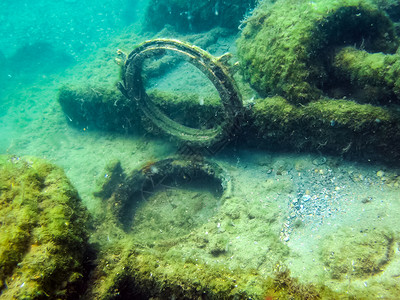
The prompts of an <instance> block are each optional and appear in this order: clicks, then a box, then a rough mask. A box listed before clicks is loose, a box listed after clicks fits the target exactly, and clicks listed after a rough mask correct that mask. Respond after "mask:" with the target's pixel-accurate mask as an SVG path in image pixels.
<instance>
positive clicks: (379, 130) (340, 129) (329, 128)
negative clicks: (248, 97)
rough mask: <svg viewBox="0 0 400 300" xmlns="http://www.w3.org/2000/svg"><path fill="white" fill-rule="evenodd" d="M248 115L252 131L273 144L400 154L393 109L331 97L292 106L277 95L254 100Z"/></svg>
mask: <svg viewBox="0 0 400 300" xmlns="http://www.w3.org/2000/svg"><path fill="white" fill-rule="evenodd" d="M252 115H253V118H254V127H253V129H254V130H255V132H256V133H255V134H256V135H257V136H259V137H262V138H263V139H265V140H266V141H268V142H273V143H274V144H275V145H283V146H291V147H295V148H297V149H299V150H301V149H313V150H325V151H331V152H333V153H336V154H342V155H343V154H351V153H357V154H360V153H361V152H363V154H364V155H371V158H372V157H374V152H377V151H378V152H379V153H381V154H384V155H387V157H390V158H394V157H399V155H400V154H399V152H398V148H397V147H396V144H397V143H398V141H399V139H400V136H399V120H400V115H399V113H398V111H397V110H396V109H395V108H394V109H390V108H388V107H379V106H374V105H371V104H360V103H357V102H354V101H349V100H334V99H322V100H319V101H313V102H310V103H308V104H307V105H303V106H296V105H293V104H291V103H290V102H289V101H288V100H286V99H284V98H282V97H279V96H277V97H270V98H266V99H260V100H258V101H256V103H255V105H254V107H253V109H252ZM361 137H362V138H361ZM378 140H379V141H380V142H378ZM395 141H396V142H395Z"/></svg>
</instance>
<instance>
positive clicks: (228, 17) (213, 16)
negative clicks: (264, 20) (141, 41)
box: [146, 0, 257, 32]
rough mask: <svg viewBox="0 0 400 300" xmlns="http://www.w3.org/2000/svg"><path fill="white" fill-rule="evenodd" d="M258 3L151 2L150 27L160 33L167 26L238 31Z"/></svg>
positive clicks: (240, 0)
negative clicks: (240, 24)
mask: <svg viewBox="0 0 400 300" xmlns="http://www.w3.org/2000/svg"><path fill="white" fill-rule="evenodd" d="M256 2H257V1H256V0H231V1H221V0H207V1H204V0H203V1H196V0H189V1H182V0H151V1H149V4H148V8H147V12H146V15H147V18H146V20H147V26H148V28H150V29H155V30H160V29H161V28H163V27H164V25H165V24H170V25H172V26H173V27H174V28H175V29H176V30H178V31H181V32H182V31H183V32H186V31H201V30H208V29H211V28H213V27H216V26H221V27H225V28H230V29H234V30H236V29H237V27H238V25H239V23H240V21H241V20H242V19H243V16H244V15H245V14H246V13H249V11H251V9H252V8H253V7H254V6H255V4H256Z"/></svg>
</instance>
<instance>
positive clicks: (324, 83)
mask: <svg viewBox="0 0 400 300" xmlns="http://www.w3.org/2000/svg"><path fill="white" fill-rule="evenodd" d="M345 46H351V47H355V48H356V49H357V50H360V51H368V52H369V53H376V52H382V53H381V55H384V54H394V53H395V52H396V49H397V48H398V46H399V39H398V36H397V34H396V31H395V28H394V24H393V22H392V21H391V19H390V18H389V17H388V16H387V14H385V13H384V12H383V11H382V10H380V9H379V7H378V5H377V4H376V3H375V2H374V1H367V0H350V1H347V0H340V1H324V0H318V1H282V0H281V1H277V2H276V3H275V4H273V5H271V4H270V3H268V2H262V3H261V4H260V5H259V6H258V7H257V8H256V9H255V10H254V13H253V15H252V16H251V17H250V18H249V19H248V20H247V23H246V27H245V28H244V29H243V32H242V35H241V37H240V39H239V40H238V54H239V57H240V60H241V62H242V66H243V72H244V74H245V77H246V78H247V79H248V80H249V82H250V83H251V85H252V86H253V87H254V88H255V89H256V90H257V91H258V92H259V93H260V95H261V96H264V97H265V96H267V95H275V94H278V95H280V96H283V97H285V98H287V99H288V100H289V101H290V102H292V103H294V104H298V103H307V102H310V101H313V100H317V99H319V97H320V96H321V95H324V94H326V93H328V92H329V91H330V90H332V89H335V88H337V86H335V83H336V82H337V81H339V82H342V81H341V80H340V76H341V73H340V72H338V71H337V70H336V72H335V71H333V69H334V66H332V63H331V62H332V61H333V60H334V59H335V56H336V55H340V53H339V54H337V51H340V50H341V48H342V47H345ZM388 60H390V61H393V60H396V61H397V60H398V56H392V57H391V58H389V57H388ZM354 63H356V62H354ZM363 63H364V65H366V64H370V65H369V66H368V68H369V69H375V65H374V64H375V62H371V60H365V61H364V62H363ZM388 66H390V68H391V70H387V71H386V74H381V75H380V77H385V80H386V82H388V81H393V79H394V80H398V78H396V75H394V76H393V75H392V74H391V73H398V72H399V71H398V66H397V64H396V65H395V64H393V63H392V64H390V63H387V64H386V66H385V67H388ZM346 71H347V74H349V75H348V76H347V77H350V79H351V80H353V81H357V79H358V78H359V77H360V79H361V81H359V83H366V82H365V81H367V80H368V79H367V78H365V77H363V75H365V74H366V73H367V71H365V72H364V74H358V73H357V72H356V70H354V69H350V68H348V69H347V70H346ZM352 71H353V72H352ZM350 73H351V74H350ZM335 75H336V76H335ZM370 75H372V74H370ZM371 77H372V76H370V78H371ZM363 78H365V79H364V82H363V81H362V80H363ZM376 80H379V79H376ZM391 84H392V85H397V84H398V83H395V82H392V83H391ZM394 99H397V97H395V98H394Z"/></svg>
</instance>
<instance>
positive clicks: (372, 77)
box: [333, 47, 400, 103]
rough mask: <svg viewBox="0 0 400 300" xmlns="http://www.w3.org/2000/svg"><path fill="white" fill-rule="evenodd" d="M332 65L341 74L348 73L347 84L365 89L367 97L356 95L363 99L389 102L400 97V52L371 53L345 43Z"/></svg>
mask: <svg viewBox="0 0 400 300" xmlns="http://www.w3.org/2000/svg"><path fill="white" fill-rule="evenodd" d="M333 66H334V68H335V72H336V73H337V77H338V78H339V77H340V76H341V77H342V80H343V77H345V78H347V84H348V85H351V86H355V87H356V88H358V89H362V90H363V91H364V92H363V93H362V96H363V98H364V99H362V97H360V95H359V96H358V97H357V98H358V99H361V101H362V100H364V101H365V100H366V101H368V102H375V103H379V102H381V103H390V102H398V99H400V79H399V78H400V56H399V54H393V55H390V54H384V53H372V54H371V53H368V52H366V51H363V50H357V49H355V48H352V47H346V48H344V49H342V50H341V51H339V52H338V54H336V55H335V60H334V63H333ZM353 94H355V92H353Z"/></svg>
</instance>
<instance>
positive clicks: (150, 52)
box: [118, 39, 242, 146]
mask: <svg viewBox="0 0 400 300" xmlns="http://www.w3.org/2000/svg"><path fill="white" fill-rule="evenodd" d="M167 50H169V51H173V52H175V53H178V54H180V55H181V56H182V57H183V58H184V59H185V60H186V61H188V62H189V63H191V64H193V65H194V66H195V67H197V68H198V69H199V70H200V71H201V72H202V73H203V74H205V75H206V76H207V78H208V79H209V80H210V81H211V82H212V83H213V85H214V86H215V88H216V89H217V91H218V93H219V96H220V98H221V102H222V105H223V114H222V115H223V120H221V122H220V124H219V125H218V126H216V127H215V128H212V129H197V128H191V127H187V126H184V125H182V124H179V123H177V122H175V121H174V120H172V119H170V118H169V117H168V116H166V115H165V114H164V113H163V112H162V111H161V110H160V109H159V108H158V107H157V106H156V105H155V104H154V103H153V101H152V100H151V99H150V97H149V96H148V95H147V93H146V90H145V87H144V85H143V81H142V67H143V62H144V61H145V60H146V59H148V58H151V57H154V56H160V55H163V54H164V53H165V52H166V51H167ZM223 57H224V56H223ZM122 80H123V82H120V83H119V85H118V87H119V89H120V90H121V92H122V93H123V94H124V95H125V96H126V97H128V98H129V99H131V100H132V101H135V102H136V103H137V104H138V105H139V107H140V108H141V109H142V111H143V112H144V114H145V115H146V117H147V118H149V119H150V120H151V121H152V122H153V123H154V124H155V125H156V126H157V127H158V128H159V129H160V130H162V131H164V132H165V133H167V134H168V135H171V136H173V137H175V138H176V139H178V140H180V141H183V142H187V143H190V144H191V145H193V146H210V145H213V144H214V143H216V142H219V141H221V140H222V139H224V138H227V136H229V135H230V133H231V132H232V130H233V128H234V126H237V122H238V117H239V115H240V112H241V109H242V100H241V96H240V93H239V90H238V88H237V87H236V84H235V82H234V80H233V78H232V77H231V74H230V73H229V69H228V67H227V66H226V65H225V64H224V62H223V60H222V59H221V58H217V57H214V56H212V55H211V54H210V53H208V52H206V51H204V50H203V49H201V48H199V47H196V46H193V45H190V44H187V43H184V42H181V41H178V40H170V39H155V40H151V41H147V42H144V43H142V44H140V45H139V46H138V47H137V48H136V49H134V50H133V51H132V52H131V53H130V54H129V56H128V57H127V59H126V61H125V64H124V70H123V75H122Z"/></svg>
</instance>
